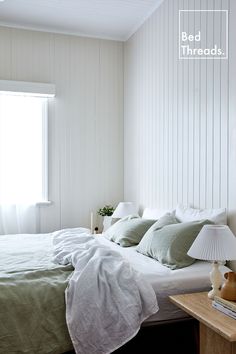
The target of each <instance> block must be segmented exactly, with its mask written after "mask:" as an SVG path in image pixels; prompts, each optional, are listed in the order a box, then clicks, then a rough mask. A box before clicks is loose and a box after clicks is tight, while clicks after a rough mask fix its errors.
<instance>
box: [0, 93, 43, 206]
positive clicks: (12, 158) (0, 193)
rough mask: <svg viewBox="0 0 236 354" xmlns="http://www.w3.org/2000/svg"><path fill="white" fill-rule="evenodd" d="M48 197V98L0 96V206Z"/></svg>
mask: <svg viewBox="0 0 236 354" xmlns="http://www.w3.org/2000/svg"><path fill="white" fill-rule="evenodd" d="M47 198H48V196H47V98H45V97H40V96H37V97H36V96H34V95H32V94H27V93H26V94H21V95H19V94H9V93H0V204H1V203H2V204H3V203H7V204H8V203H11V204H17V203H32V202H40V201H46V200H47Z"/></svg>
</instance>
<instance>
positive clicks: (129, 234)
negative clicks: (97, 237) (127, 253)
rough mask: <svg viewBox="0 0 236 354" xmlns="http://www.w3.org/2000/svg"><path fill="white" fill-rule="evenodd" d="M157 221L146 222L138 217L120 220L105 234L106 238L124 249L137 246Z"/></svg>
mask: <svg viewBox="0 0 236 354" xmlns="http://www.w3.org/2000/svg"><path fill="white" fill-rule="evenodd" d="M155 221H156V220H145V219H142V218H140V217H137V216H132V217H126V218H123V219H120V220H119V221H117V222H116V223H115V224H113V225H112V226H111V227H109V229H108V230H107V231H106V232H105V237H106V238H108V239H109V240H110V241H114V242H116V243H118V244H119V245H120V246H122V247H129V246H134V245H137V244H138V243H139V242H140V241H141V239H142V237H143V235H144V234H145V233H146V231H147V230H148V229H149V228H150V227H151V226H152V225H153V224H154V223H155Z"/></svg>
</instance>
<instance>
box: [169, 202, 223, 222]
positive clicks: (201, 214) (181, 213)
mask: <svg viewBox="0 0 236 354" xmlns="http://www.w3.org/2000/svg"><path fill="white" fill-rule="evenodd" d="M175 216H176V218H177V219H178V220H179V221H180V222H188V221H197V220H203V219H208V220H210V221H212V222H214V223H215V224H217V225H226V224H227V214H226V208H219V209H194V208H190V207H188V206H184V205H182V204H178V205H177V207H176V211H175Z"/></svg>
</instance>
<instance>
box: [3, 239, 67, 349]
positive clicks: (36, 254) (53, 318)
mask: <svg viewBox="0 0 236 354" xmlns="http://www.w3.org/2000/svg"><path fill="white" fill-rule="evenodd" d="M52 256H53V248H52V235H50V234H41V235H7V236H0V354H11V353H18V354H19V353H28V354H46V353H48V354H49V353H50V354H59V353H64V352H66V351H69V350H71V349H73V346H72V343H71V340H70V337H69V333H68V330H67V325H66V320H65V289H66V286H67V283H68V279H69V276H70V274H71V273H72V271H73V268H72V267H71V266H61V265H58V264H55V263H53V262H52Z"/></svg>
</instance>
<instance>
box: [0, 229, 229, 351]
mask: <svg viewBox="0 0 236 354" xmlns="http://www.w3.org/2000/svg"><path fill="white" fill-rule="evenodd" d="M66 232H71V233H74V234H76V232H77V229H68V230H66ZM83 232H85V233H86V232H87V233H88V230H87V229H83ZM92 237H94V238H96V242H99V243H100V244H101V245H103V246H105V247H106V248H109V249H111V250H113V251H115V252H117V253H119V254H120V255H121V256H122V257H123V258H124V259H125V260H127V261H128V262H129V263H130V264H131V266H132V268H133V269H135V271H137V272H140V273H141V274H142V276H144V277H145V279H146V280H147V282H148V283H150V284H151V286H152V287H153V289H154V291H155V294H156V299H157V302H158V305H159V310H158V311H157V312H156V313H155V314H153V315H152V316H150V317H148V318H147V319H145V321H144V322H143V323H142V325H147V324H150V323H151V324H154V323H155V324H156V323H162V322H166V321H172V320H181V319H183V318H186V314H185V313H183V312H182V311H181V310H180V309H178V308H177V307H175V306H174V305H173V304H171V303H170V301H169V300H168V296H169V295H171V294H176V293H181V292H195V291H205V290H209V288H210V281H209V271H210V269H211V264H210V263H208V262H203V261H196V262H195V263H194V264H192V265H191V266H189V267H185V268H183V269H179V270H171V269H168V268H167V267H165V266H163V265H161V264H160V263H158V262H157V261H156V260H154V259H151V258H150V257H147V256H145V255H142V254H140V253H138V252H136V246H133V247H125V248H124V247H121V246H119V245H117V244H116V243H114V242H111V241H109V240H108V239H107V238H105V237H104V236H103V235H102V234H98V235H96V236H95V235H94V236H92ZM53 238H54V233H50V234H37V235H6V236H0V250H1V257H0V319H1V320H0V353H8V354H11V353H16V352H17V353H30V354H34V353H35V354H36V353H37V354H46V353H54V354H61V353H65V352H67V351H70V350H72V349H73V345H72V342H71V338H70V335H69V332H68V327H67V323H66V316H65V313H66V308H65V290H66V288H67V285H68V282H69V281H70V279H71V276H72V274H73V273H74V268H73V266H72V265H71V264H65V265H63V264H58V263H55V262H54V261H53V256H54V248H53ZM227 270H228V268H226V267H224V266H222V271H223V272H226V271H227Z"/></svg>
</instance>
